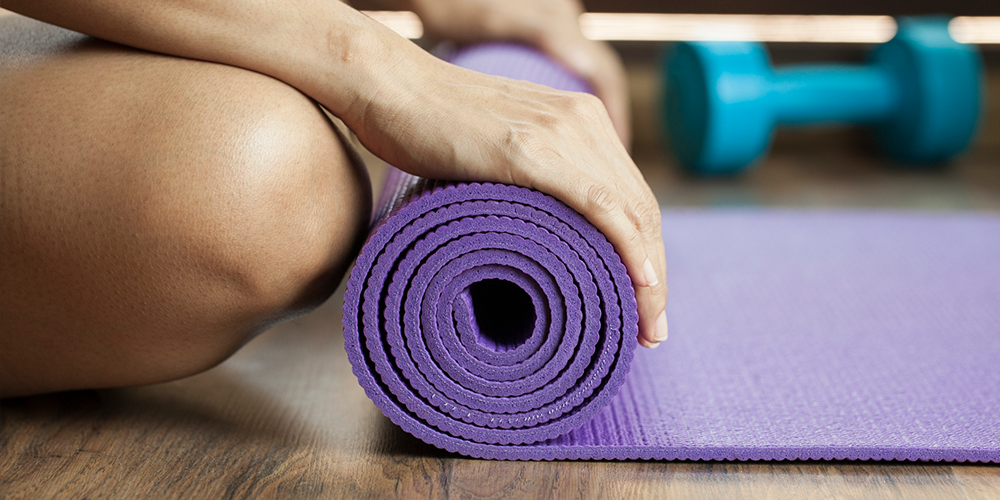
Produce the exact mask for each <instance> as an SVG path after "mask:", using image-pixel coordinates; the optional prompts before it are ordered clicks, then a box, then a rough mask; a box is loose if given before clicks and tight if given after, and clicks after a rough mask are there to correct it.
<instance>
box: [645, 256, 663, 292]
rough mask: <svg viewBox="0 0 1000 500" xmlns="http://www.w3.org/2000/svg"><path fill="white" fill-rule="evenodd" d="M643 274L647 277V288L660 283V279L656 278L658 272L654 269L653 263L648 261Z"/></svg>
mask: <svg viewBox="0 0 1000 500" xmlns="http://www.w3.org/2000/svg"><path fill="white" fill-rule="evenodd" d="M642 274H644V275H646V276H645V277H646V286H653V285H655V284H657V283H659V282H660V278H658V277H657V276H656V270H655V269H653V263H652V262H650V261H649V259H646V263H645V264H643V265H642Z"/></svg>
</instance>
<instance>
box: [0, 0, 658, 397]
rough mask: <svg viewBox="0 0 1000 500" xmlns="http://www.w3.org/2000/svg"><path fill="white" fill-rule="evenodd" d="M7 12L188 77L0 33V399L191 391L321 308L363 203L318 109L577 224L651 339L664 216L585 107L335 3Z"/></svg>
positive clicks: (388, 150) (13, 26)
mask: <svg viewBox="0 0 1000 500" xmlns="http://www.w3.org/2000/svg"><path fill="white" fill-rule="evenodd" d="M188 3H191V4H192V5H191V6H189V5H187V4H188ZM195 4H196V5H195ZM4 7H5V8H8V9H11V10H15V11H21V12H23V13H25V14H27V15H30V16H33V17H36V18H39V19H42V20H45V21H48V22H51V23H53V24H58V25H62V26H64V27H67V28H70V29H73V30H75V31H79V32H83V33H88V34H91V35H95V36H98V37H100V38H103V39H106V40H112V41H115V42H119V43H122V44H125V45H128V46H131V47H138V48H141V49H145V50H149V51H153V52H156V53H162V54H170V55H174V56H181V58H178V57H168V56H161V55H157V54H153V53H149V52H142V51H136V50H134V49H129V48H126V47H122V46H118V45H114V44H109V43H106V42H99V41H94V40H87V39H84V38H82V37H80V36H79V35H75V34H72V33H68V32H65V31H60V30H55V28H51V27H48V28H43V27H40V25H38V24H33V25H30V24H25V23H30V22H29V21H25V20H22V19H18V18H11V19H3V20H0V21H2V22H3V23H4V25H3V26H0V36H2V37H4V38H5V40H3V43H2V46H3V52H4V53H3V55H2V60H0V78H2V80H0V84H2V85H0V113H2V117H0V118H2V123H4V130H3V134H2V137H0V141H2V142H0V154H2V161H3V163H2V165H3V167H2V168H3V172H2V173H3V182H2V183H0V189H2V193H0V194H2V198H0V203H2V205H3V210H2V218H0V222H2V230H3V244H2V245H0V254H2V255H0V257H2V260H0V266H2V267H0V272H2V277H3V279H2V280H0V299H2V304H0V307H2V310H0V377H2V378H0V397H6V396H13V395H23V394H33V393H40V392H51V391H58V390H67V389H77V388H95V387H111V386H124V385H136V384H145V383H153V382H159V381H165V380H171V379H175V378H179V377H183V376H186V375H190V374H193V373H197V372H199V371H202V370H204V369H207V368H209V367H211V366H213V365H214V364H216V363H218V362H219V361H221V360H222V359H225V358H226V357H228V356H229V355H230V354H231V353H232V352H233V351H234V350H236V349H238V348H239V346H241V345H242V344H243V343H245V342H246V341H247V340H248V339H249V338H251V337H252V336H253V335H254V334H255V333H257V332H259V331H262V330H263V329H266V328H268V327H269V326H270V325H273V324H274V323H276V322H278V321H281V320H284V319H287V318H289V317H291V316H294V315H296V314H300V313H301V312H303V311H305V310H308V309H309V308H311V307H314V306H315V305H317V304H318V303H320V302H322V301H323V300H325V299H326V297H328V296H329V294H330V293H331V292H332V289H333V288H334V287H335V286H336V284H337V282H338V281H339V280H340V278H341V276H342V275H343V272H344V270H345V268H346V266H347V265H348V264H349V262H350V260H351V258H352V257H353V255H354V254H355V253H356V250H357V247H358V244H359V243H360V241H361V238H362V237H363V233H364V229H365V225H366V222H367V217H368V214H369V211H370V209H371V202H370V199H369V195H368V193H369V189H370V188H369V187H368V181H367V177H366V175H365V173H364V171H363V170H362V169H361V168H360V167H359V165H358V164H357V163H355V162H353V161H352V160H351V152H350V151H349V149H348V148H347V147H345V146H344V144H343V143H342V142H341V141H339V140H338V138H337V135H336V134H334V133H333V128H332V125H331V124H330V123H329V121H327V120H326V119H325V117H324V116H323V115H322V113H321V112H320V110H319V109H318V108H317V107H316V106H315V104H314V103H313V102H312V101H310V100H309V98H312V99H314V100H315V101H317V102H318V103H320V104H322V105H323V106H324V107H326V108H327V109H329V110H330V111H331V112H332V113H333V114H334V115H336V116H338V117H339V118H341V119H342V120H343V121H344V122H345V123H346V124H347V125H348V126H349V127H350V128H351V129H352V130H353V131H354V132H355V133H356V134H357V136H358V137H359V138H360V140H361V141H362V142H363V143H364V144H365V146H366V147H368V148H369V149H370V150H372V151H373V152H374V153H375V154H377V155H378V156H380V157H381V158H383V159H385V160H386V161H388V162H390V163H392V164H394V165H396V166H398V167H400V168H402V169H404V170H406V171H408V172H410V173H413V174H416V175H421V176H426V177H434V178H448V179H457V180H481V181H495V182H506V183H512V184H518V185H522V186H527V187H533V188H536V189H539V190H541V191H543V192H547V193H549V194H552V195H554V196H556V197H557V198H559V199H561V200H563V201H564V202H566V203H567V204H569V205H570V206H572V207H573V208H575V209H577V210H578V211H579V212H581V213H582V214H583V215H584V216H586V217H587V218H588V219H589V220H590V221H591V222H593V223H594V224H595V225H596V226H597V227H598V228H600V229H601V230H602V231H603V232H604V233H605V234H606V235H607V236H608V237H609V240H611V242H612V244H613V245H615V247H616V249H617V250H618V252H619V253H620V254H621V255H622V258H623V261H624V262H625V264H626V267H627V269H628V270H629V274H630V276H632V279H633V282H634V284H635V285H636V295H637V299H638V302H639V313H640V342H641V343H643V344H644V345H647V346H655V345H656V343H657V342H658V341H660V340H662V339H663V338H665V336H666V319H665V316H664V315H663V310H664V305H665V300H666V277H665V274H664V270H665V262H664V257H663V247H662V240H661V238H660V226H659V212H658V208H657V205H656V200H655V199H654V198H653V196H652V194H651V192H650V190H649V188H648V186H647V185H646V183H645V182H644V180H643V179H642V176H641V175H640V174H639V172H638V170H637V169H636V168H635V165H634V164H633V163H632V161H631V159H630V158H629V157H628V154H627V152H626V149H625V147H624V146H623V144H622V142H621V140H620V139H619V134H621V131H620V130H619V131H616V129H615V126H614V122H613V121H612V119H611V117H610V116H609V114H608V112H607V111H606V109H605V107H604V105H603V104H602V103H601V101H599V100H598V99H596V98H593V97H590V96H586V95H580V94H571V93H565V92H557V91H553V90H551V89H548V88H544V87H541V86H537V85H532V84H528V83H525V82H515V81H512V80H507V79H502V78H495V77H488V76H485V75H479V74H477V73H473V72H470V71H466V70H463V69H461V68H456V67H454V66H451V65H448V64H446V63H443V62H441V61H438V60H437V59H435V58H433V57H432V56H430V55H428V54H426V53H425V52H423V51H422V50H420V49H419V48H418V47H416V46H415V45H413V44H412V43H410V42H409V41H407V40H405V39H403V38H401V37H399V36H397V35H396V34H395V33H393V32H391V31H390V30H388V29H385V28H384V27H382V26H381V25H379V24H378V23H375V22H374V21H371V20H370V19H368V18H367V17H366V16H364V15H362V14H360V13H358V12H356V11H354V10H352V9H350V8H349V7H346V6H344V5H341V4H339V3H336V2H325V1H313V0H302V1H300V2H298V3H297V4H295V5H294V6H282V7H280V8H279V7H277V6H275V5H272V4H270V3H262V2H247V3H246V4H244V3H243V2H238V1H225V2H223V1H219V2H193V1H191V2H189V1H188V0H178V1H160V2H126V1H122V0H91V1H84V0H73V1H60V2H50V1H40V0H35V1H24V2H21V1H8V2H5V3H4ZM18 23H21V25H20V26H18ZM513 38H516V37H513ZM22 42H24V43H22ZM18 47H20V48H18ZM192 59H195V60H192ZM203 61H208V62H203ZM247 70H250V71H247ZM306 96H308V97H309V98H307V97H306ZM427 123H434V124H438V126H435V127H428V126H426V125H425V124H427ZM12 124H14V125H13V126H12ZM622 135H624V136H626V137H627V131H626V132H625V133H624V134H622Z"/></svg>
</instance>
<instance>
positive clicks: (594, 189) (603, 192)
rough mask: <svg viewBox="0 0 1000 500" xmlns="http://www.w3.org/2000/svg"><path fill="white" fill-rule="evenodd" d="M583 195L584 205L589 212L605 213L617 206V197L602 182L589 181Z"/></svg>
mask: <svg viewBox="0 0 1000 500" xmlns="http://www.w3.org/2000/svg"><path fill="white" fill-rule="evenodd" d="M584 196H586V198H587V203H586V206H587V208H588V209H589V211H590V212H593V213H597V214H604V215H606V214H610V213H612V212H614V211H615V209H617V208H618V202H617V198H616V197H615V195H614V193H613V192H612V191H611V189H610V188H609V187H608V186H606V185H604V184H598V183H591V184H590V185H588V186H587V188H586V190H585V192H584Z"/></svg>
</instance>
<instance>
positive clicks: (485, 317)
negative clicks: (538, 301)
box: [469, 279, 535, 352]
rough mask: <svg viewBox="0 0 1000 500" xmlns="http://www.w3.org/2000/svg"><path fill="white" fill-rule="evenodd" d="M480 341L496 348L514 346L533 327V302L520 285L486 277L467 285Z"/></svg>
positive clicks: (525, 339)
mask: <svg viewBox="0 0 1000 500" xmlns="http://www.w3.org/2000/svg"><path fill="white" fill-rule="evenodd" d="M469 296H471V297H472V310H473V312H474V314H475V316H476V326H478V327H479V339H478V340H479V343H480V344H482V345H483V346H485V347H488V348H490V349H493V350H494V351H497V352H505V351H509V350H511V349H516V348H517V347H518V346H520V345H521V344H523V343H524V342H525V341H527V340H528V338H529V337H531V332H532V330H534V328H535V305H534V304H532V303H531V297H530V296H528V294H527V293H526V292H525V291H524V290H522V289H521V287H519V286H517V285H515V284H514V283H511V282H509V281H507V280H501V279H487V280H482V281H477V282H476V283H473V284H471V285H469Z"/></svg>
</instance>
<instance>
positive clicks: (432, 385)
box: [344, 45, 1000, 462]
mask: <svg viewBox="0 0 1000 500" xmlns="http://www.w3.org/2000/svg"><path fill="white" fill-rule="evenodd" d="M452 60H453V61H454V62H456V63H457V64H461V65H463V66H466V67H471V68H474V69H477V70H481V71H486V72H494V73H497V72H500V73H502V74H503V75H506V76H513V77H518V78H524V79H530V80H532V81H535V82H538V83H547V84H552V83H553V82H555V83H556V84H557V85H558V86H561V87H562V88H573V89H574V90H578V89H582V88H583V87H582V84H581V83H580V82H579V81H578V80H575V79H574V78H573V77H572V76H571V75H568V74H567V73H565V72H564V71H563V70H561V69H560V68H559V67H558V66H555V65H554V64H552V63H550V62H548V61H546V60H545V59H544V58H543V57H541V56H539V55H538V54H536V53H534V52H531V51H527V50H526V49H521V48H518V47H514V46H509V45H501V46H486V47H478V48H475V49H473V50H471V51H468V52H462V53H460V54H458V55H457V56H454V57H453V58H452ZM498 68H499V70H498ZM539 75H542V76H539ZM567 82H569V83H567ZM377 208H378V215H377V217H376V219H377V220H376V223H375V224H374V227H373V230H372V233H371V235H370V237H369V240H368V242H367V243H366V245H365V247H364V249H363V250H362V252H361V255H360V256H359V257H358V261H357V263H356V265H355V267H354V269H353V271H352V273H351V277H350V279H349V281H348V290H347V294H346V297H345V303H344V335H345V345H346V348H347V351H348V355H349V357H350V360H351V363H352V364H353V367H354V373H355V375H357V377H358V380H359V382H360V383H361V385H362V386H363V387H364V389H365V391H366V393H367V394H368V396H369V397H371V399H372V400H373V401H374V402H375V404H376V405H378V406H379V408H381V409H382V411H383V413H384V414H385V415H387V416H388V417H389V418H390V419H391V420H392V421H393V422H395V423H396V424H398V425H400V426H401V427H402V428H403V429H405V430H406V431H407V432H410V433H411V434H413V435H415V436H417V437H419V438H420V439H422V440H424V441H426V442H428V443H430V444H433V445H435V446H438V447H441V448H444V449H447V450H450V451H453V452H458V453H462V454H465V455H470V456H474V457H483V458H497V459H525V460H527V459H545V460H550V459H635V458H642V459H722V460H760V459H887V460H949V461H951V460H959V461H983V462H987V461H988V462H997V461H1000V367H998V365H1000V265H998V262H997V261H998V257H1000V217H998V216H994V215H975V214H951V215H933V214H907V213H886V212H802V213H796V212H790V211H768V210H751V211H695V210H692V211H673V212H669V211H668V212H664V214H663V228H664V241H665V243H666V248H667V259H668V263H669V265H670V275H669V282H670V289H671V299H670V303H669V304H668V317H669V318H670V321H671V338H670V339H669V340H668V341H667V342H664V343H663V344H662V345H661V347H660V348H658V349H656V350H647V349H639V350H636V341H635V334H636V331H637V327H636V315H635V300H634V298H633V292H632V289H631V284H630V282H629V280H628V277H627V275H626V274H625V269H624V267H623V266H622V264H621V261H620V259H619V258H618V256H617V255H616V254H615V253H614V251H613V249H612V248H611V246H610V245H609V244H608V243H607V241H606V240H605V239H604V237H603V236H602V235H601V234H600V233H599V232H597V231H596V229H594V228H593V226H591V225H590V224H589V223H587V222H586V221H585V220H584V219H583V218H582V217H580V216H579V215H578V214H576V213H575V212H573V211H572V210H570V209H569V208H567V207H566V206H565V205H563V204H561V203H559V202H558V201H556V200H554V199H553V198H551V197H549V196H546V195H543V194H540V193H538V192H534V191H530V190H527V189H522V188H516V187H511V186H502V185H489V184H455V183H444V182H432V181H426V180H422V179H418V178H414V177H412V176H409V175H407V174H404V173H402V172H400V171H398V170H395V169H390V174H389V178H388V180H387V182H386V186H385V190H384V191H383V193H382V198H381V200H380V202H379V206H378V207H377Z"/></svg>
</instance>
